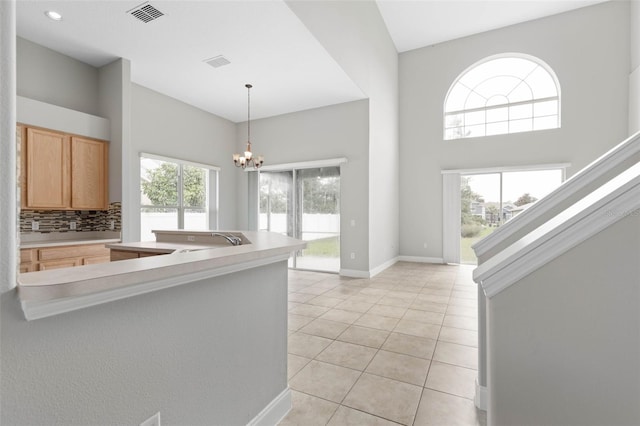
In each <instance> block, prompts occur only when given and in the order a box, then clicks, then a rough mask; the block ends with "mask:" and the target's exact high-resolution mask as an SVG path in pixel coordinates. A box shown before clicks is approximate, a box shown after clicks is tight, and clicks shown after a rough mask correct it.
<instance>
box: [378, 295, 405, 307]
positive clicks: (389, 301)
mask: <svg viewBox="0 0 640 426" xmlns="http://www.w3.org/2000/svg"><path fill="white" fill-rule="evenodd" d="M411 303H413V302H412V301H411V300H406V299H398V298H397V297H389V296H384V297H383V298H382V299H380V300H379V301H378V304H379V305H388V306H395V307H398V308H408V307H409V306H411Z"/></svg>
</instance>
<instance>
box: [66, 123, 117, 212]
mask: <svg viewBox="0 0 640 426" xmlns="http://www.w3.org/2000/svg"><path fill="white" fill-rule="evenodd" d="M108 158H109V152H108V147H107V144H106V143H105V142H102V141H96V140H93V139H86V138H81V137H76V136H73V137H71V207H72V208H73V209H76V210H89V209H90V210H104V209H107V208H108V203H109V200H108V191H107V186H108V177H107V176H108V172H109V169H108V165H107V164H108V163H107V161H108Z"/></svg>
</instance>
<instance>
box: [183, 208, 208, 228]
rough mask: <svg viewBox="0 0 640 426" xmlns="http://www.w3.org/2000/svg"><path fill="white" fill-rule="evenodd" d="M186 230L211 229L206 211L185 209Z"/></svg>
mask: <svg viewBox="0 0 640 426" xmlns="http://www.w3.org/2000/svg"><path fill="white" fill-rule="evenodd" d="M184 229H190V230H206V229H209V225H208V220H207V210H206V209H185V211H184Z"/></svg>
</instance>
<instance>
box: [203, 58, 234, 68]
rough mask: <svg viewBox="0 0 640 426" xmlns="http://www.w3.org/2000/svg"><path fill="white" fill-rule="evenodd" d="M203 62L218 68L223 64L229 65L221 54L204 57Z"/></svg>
mask: <svg viewBox="0 0 640 426" xmlns="http://www.w3.org/2000/svg"><path fill="white" fill-rule="evenodd" d="M204 62H206V63H207V64H209V65H211V66H212V67H214V68H220V67H222V66H225V65H229V64H230V63H231V62H229V60H228V59H227V58H225V57H224V56H222V55H218V56H214V57H213V58H209V59H205V60H204Z"/></svg>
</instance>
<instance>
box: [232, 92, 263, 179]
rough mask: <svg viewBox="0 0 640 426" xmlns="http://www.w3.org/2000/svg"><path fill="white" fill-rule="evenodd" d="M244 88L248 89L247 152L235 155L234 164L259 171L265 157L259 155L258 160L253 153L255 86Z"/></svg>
mask: <svg viewBox="0 0 640 426" xmlns="http://www.w3.org/2000/svg"><path fill="white" fill-rule="evenodd" d="M244 87H246V88H247V150H246V151H245V152H244V155H241V154H233V164H235V165H236V167H242V168H243V169H244V168H245V167H247V166H248V165H252V166H253V168H254V169H259V168H260V167H261V166H262V163H264V157H263V156H262V155H259V156H258V157H257V158H256V157H254V156H253V153H252V152H251V88H252V87H253V86H252V85H250V84H245V85H244Z"/></svg>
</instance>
